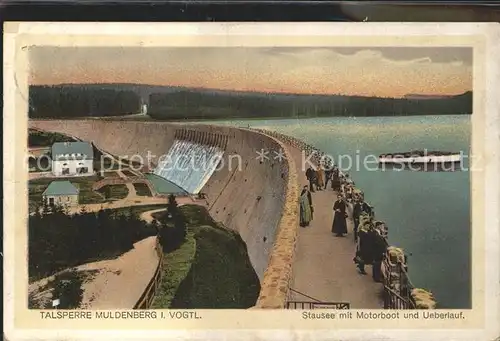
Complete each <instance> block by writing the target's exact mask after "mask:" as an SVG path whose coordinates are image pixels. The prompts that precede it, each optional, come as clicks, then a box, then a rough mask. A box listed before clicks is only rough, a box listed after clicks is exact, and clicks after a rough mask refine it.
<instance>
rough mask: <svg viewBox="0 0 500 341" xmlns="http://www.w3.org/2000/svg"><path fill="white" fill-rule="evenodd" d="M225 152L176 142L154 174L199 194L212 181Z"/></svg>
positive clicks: (188, 142)
mask: <svg viewBox="0 0 500 341" xmlns="http://www.w3.org/2000/svg"><path fill="white" fill-rule="evenodd" d="M223 155H224V151H223V150H221V149H220V148H219V147H216V146H208V145H204V144H198V143H193V142H190V141H184V140H175V141H174V143H173V145H172V147H171V148H170V149H169V151H168V153H167V154H166V155H165V157H163V160H161V161H160V162H159V163H158V166H157V167H156V168H155V170H154V171H153V173H154V174H155V175H158V176H161V177H162V178H164V179H166V180H168V181H171V182H173V183H174V184H176V185H177V186H179V187H181V188H182V189H184V190H185V191H186V192H188V193H190V194H197V193H198V192H199V191H200V190H201V189H202V188H203V186H204V185H205V184H206V182H207V181H208V180H209V179H210V177H211V176H212V174H213V173H214V171H215V169H216V168H217V166H218V164H219V162H220V161H221V160H222V156H223Z"/></svg>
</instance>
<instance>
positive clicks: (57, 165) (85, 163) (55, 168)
mask: <svg viewBox="0 0 500 341" xmlns="http://www.w3.org/2000/svg"><path fill="white" fill-rule="evenodd" d="M82 167H87V168H88V172H87V173H85V174H78V173H77V169H78V168H82ZM64 168H69V174H65V175H63V169H64ZM52 173H53V174H54V175H55V176H69V175H71V176H86V175H92V174H94V162H93V160H68V161H52Z"/></svg>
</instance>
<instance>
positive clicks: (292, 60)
mask: <svg viewBox="0 0 500 341" xmlns="http://www.w3.org/2000/svg"><path fill="white" fill-rule="evenodd" d="M469 52H470V53H469ZM467 53H469V54H470V56H472V54H471V53H472V52H471V49H469V50H463V49H462V50H460V49H459V50H457V49H450V48H432V49H431V48H423V50H422V49H420V48H413V47H412V48H395V47H390V48H378V47H377V48H374V47H373V48H372V47H365V48H362V47H349V48H344V47H332V48H329V47H328V48H322V47H320V48H317V47H314V48H309V47H301V48H289V47H279V48H275V47H273V48H247V47H230V48H229V47H228V48H216V47H213V48H51V47H43V48H36V49H35V50H34V51H32V53H31V52H30V59H31V63H30V64H31V66H32V70H31V71H32V72H31V73H32V80H33V82H34V83H38V84H40V83H42V84H43V83H52V84H53V83H78V82H88V83H92V82H94V83H98V82H107V83H113V82H117V83H118V82H128V83H144V84H157V85H181V86H191V87H200V86H202V87H213V88H221V89H235V90H256V91H286V92H306V93H344V94H360V95H380V96H403V95H405V94H407V93H429V94H430V93H460V92H465V91H467V90H469V89H470V88H471V87H472V67H471V66H470V65H469V64H468V61H467V58H465V57H467V55H468V54H467ZM436 60H438V61H439V62H436ZM53 65H57V68H54V67H53Z"/></svg>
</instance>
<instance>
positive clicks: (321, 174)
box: [316, 165, 325, 191]
mask: <svg viewBox="0 0 500 341" xmlns="http://www.w3.org/2000/svg"><path fill="white" fill-rule="evenodd" d="M324 179H325V171H324V169H323V165H320V166H319V167H318V170H317V171H316V186H317V187H316V188H317V189H318V190H319V191H322V190H323V187H324V186H325V181H324Z"/></svg>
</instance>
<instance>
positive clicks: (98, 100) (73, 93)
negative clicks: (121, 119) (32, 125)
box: [29, 85, 141, 118]
mask: <svg viewBox="0 0 500 341" xmlns="http://www.w3.org/2000/svg"><path fill="white" fill-rule="evenodd" d="M140 107H141V97H140V95H139V94H137V93H135V92H134V91H131V90H120V89H100V88H97V87H84V86H82V87H77V86H72V87H66V86H33V85H32V86H30V87H29V117H32V118H55V117H66V118H71V117H93V116H117V115H126V114H137V113H139V112H140Z"/></svg>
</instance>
